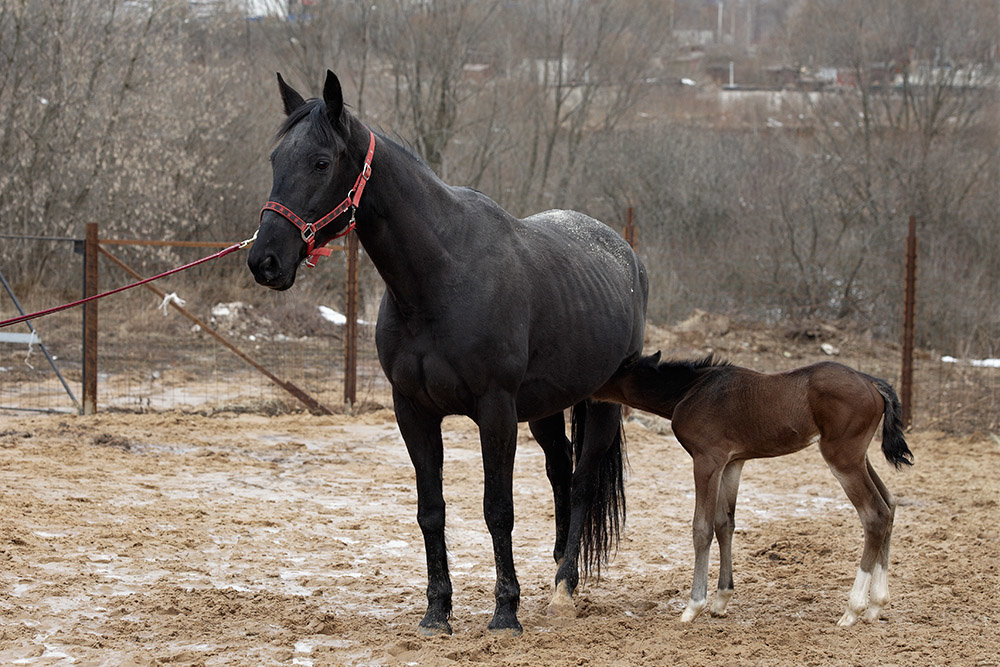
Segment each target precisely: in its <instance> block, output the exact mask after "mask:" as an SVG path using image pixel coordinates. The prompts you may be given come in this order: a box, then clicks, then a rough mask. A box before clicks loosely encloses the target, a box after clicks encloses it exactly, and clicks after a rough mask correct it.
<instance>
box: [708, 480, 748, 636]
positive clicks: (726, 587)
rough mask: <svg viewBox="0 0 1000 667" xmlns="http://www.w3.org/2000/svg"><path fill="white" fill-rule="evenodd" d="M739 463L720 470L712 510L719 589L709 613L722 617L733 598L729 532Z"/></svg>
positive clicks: (734, 523) (732, 522)
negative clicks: (717, 496)
mask: <svg viewBox="0 0 1000 667" xmlns="http://www.w3.org/2000/svg"><path fill="white" fill-rule="evenodd" d="M742 472H743V461H731V462H730V463H728V464H727V465H726V467H725V468H723V470H722V481H721V483H720V484H719V499H718V503H717V504H716V506H715V539H716V540H718V542H719V589H718V590H717V591H716V592H715V598H714V599H713V600H712V606H711V608H710V609H709V612H710V613H711V614H712V616H725V615H726V606H727V605H728V604H729V600H730V598H732V597H733V531H734V530H736V494H737V493H739V490H740V475H741V474H742Z"/></svg>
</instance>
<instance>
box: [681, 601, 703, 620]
mask: <svg viewBox="0 0 1000 667" xmlns="http://www.w3.org/2000/svg"><path fill="white" fill-rule="evenodd" d="M707 606H708V600H699V601H697V602H696V601H694V600H688V606H687V608H685V609H684V613H683V614H681V623H690V622H691V621H693V620H694V619H696V618H698V615H699V614H701V612H703V611H705V607H707Z"/></svg>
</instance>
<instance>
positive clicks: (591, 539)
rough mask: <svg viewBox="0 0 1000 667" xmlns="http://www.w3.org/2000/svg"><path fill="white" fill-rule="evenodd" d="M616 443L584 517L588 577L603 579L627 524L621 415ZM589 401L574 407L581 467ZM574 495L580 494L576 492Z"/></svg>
mask: <svg viewBox="0 0 1000 667" xmlns="http://www.w3.org/2000/svg"><path fill="white" fill-rule="evenodd" d="M618 414H619V418H618V419H619V422H618V424H617V427H616V430H615V435H614V440H613V441H612V442H611V444H610V445H609V446H608V448H607V450H605V452H604V454H603V455H602V456H601V458H600V461H598V462H597V469H596V471H595V472H594V482H593V487H592V489H591V493H590V504H589V505H588V507H587V513H586V516H585V518H584V523H583V531H582V534H581V540H580V564H581V566H582V568H583V574H584V576H589V575H590V574H591V573H592V572H593V573H595V574H596V576H597V578H598V579H600V578H601V565H602V564H607V563H608V561H609V560H610V559H611V557H612V556H613V555H614V552H615V551H616V550H617V549H618V540H619V536H620V535H621V527H622V526H623V525H624V524H625V466H626V464H627V460H626V456H625V429H624V426H623V425H622V422H621V416H620V415H621V413H620V412H619V413H618ZM586 421H587V401H581V402H580V403H577V404H576V406H574V408H573V422H572V423H573V427H572V438H573V455H574V458H575V460H576V462H577V465H579V461H580V455H581V453H582V451H583V443H584V430H585V428H584V424H585V423H586ZM573 491H574V495H575V494H576V493H577V492H578V491H579V490H578V489H574V490H573Z"/></svg>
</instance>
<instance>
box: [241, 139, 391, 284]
mask: <svg viewBox="0 0 1000 667" xmlns="http://www.w3.org/2000/svg"><path fill="white" fill-rule="evenodd" d="M368 135H369V137H370V139H369V140H368V154H367V155H366V156H365V163H364V165H363V166H362V167H361V173H360V174H358V178H357V180H355V181H354V187H353V188H351V191H350V192H348V193H347V197H345V198H344V201H342V202H340V203H339V204H337V207H336V208H335V209H333V210H332V211H330V212H329V213H327V214H326V215H324V216H323V217H322V218H320V219H319V220H317V221H316V222H306V221H305V220H303V219H302V218H300V217H299V216H297V215H296V214H295V212H294V211H292V209H290V208H288V207H287V206H285V205H284V204H280V203H278V202H276V201H269V202H267V203H266V204H264V207H263V208H262V209H261V210H260V219H261V220H263V219H264V211H274V212H275V213H277V214H278V215H280V216H281V217H283V218H285V219H286V220H288V222H290V223H292V224H293V225H295V226H296V227H297V228H298V229H299V231H300V232H301V233H302V240H303V241H305V242H306V266H308V267H314V266H316V260H317V259H319V258H320V257H321V256H322V257H329V256H330V253H331V250H330V249H329V248H324V247H323V246H325V245H326V244H327V243H329V242H330V241H332V240H333V239H338V238H340V237H341V236H346V235H347V234H350V233H351V231H352V230H353V229H354V211H355V210H356V209H357V208H358V205H359V204H360V203H361V193H362V192H364V191H365V184H366V183H368V179H369V178H371V175H372V158H373V157H375V133H374V132H372V131H371V130H368ZM348 209H350V211H351V221H350V222H349V223H348V225H347V227H345V228H344V230H343V231H342V232H339V233H337V234H335V235H334V236H332V237H330V238H329V239H328V240H326V241H324V242H323V243H321V244H320V245H319V246H316V245H315V242H316V232H318V231H319V230H321V229H323V228H324V227H326V226H327V225H328V224H330V223H331V222H333V221H334V220H336V219H337V218H339V217H340V216H341V215H343V214H344V212H346V211H347V210H348ZM257 225H258V227H259V226H260V221H258V222H257Z"/></svg>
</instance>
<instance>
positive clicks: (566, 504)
mask: <svg viewBox="0 0 1000 667" xmlns="http://www.w3.org/2000/svg"><path fill="white" fill-rule="evenodd" d="M528 427H529V428H530V429H531V434H532V435H533V436H535V440H537V441H538V444H539V445H541V447H542V451H544V452H545V473H546V474H547V475H548V477H549V483H550V484H551V485H552V497H553V500H554V501H555V514H556V543H555V548H554V549H553V550H552V557H553V558H554V559H555V561H556V563H557V564H558V563H559V562H560V561H561V560H562V558H563V554H564V553H565V552H566V534H567V533H568V532H569V514H570V489H571V488H572V480H573V443H571V442H570V441H569V438H567V437H566V421H565V419H564V418H563V413H562V412H557V413H556V414H554V415H551V416H549V417H545V418H543V419H539V420H537V421H533V422H529V423H528Z"/></svg>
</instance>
